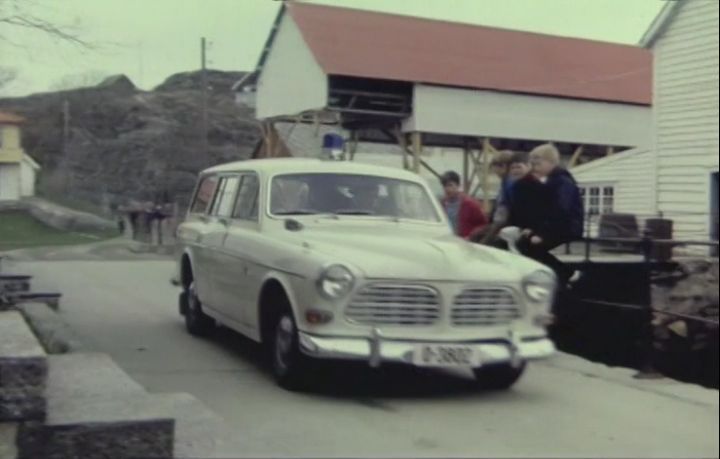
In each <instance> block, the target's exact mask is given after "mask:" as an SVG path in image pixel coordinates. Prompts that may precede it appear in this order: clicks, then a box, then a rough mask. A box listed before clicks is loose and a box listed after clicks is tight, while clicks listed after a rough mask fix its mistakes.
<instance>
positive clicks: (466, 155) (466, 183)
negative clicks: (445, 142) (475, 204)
mask: <svg viewBox="0 0 720 459" xmlns="http://www.w3.org/2000/svg"><path fill="white" fill-rule="evenodd" d="M470 185H471V184H470V150H469V146H468V144H467V142H465V146H463V190H464V191H465V193H467V192H468V191H470Z"/></svg>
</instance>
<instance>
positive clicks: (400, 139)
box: [395, 127, 410, 170]
mask: <svg viewBox="0 0 720 459" xmlns="http://www.w3.org/2000/svg"><path fill="white" fill-rule="evenodd" d="M395 138H396V139H397V143H398V145H400V151H401V152H402V162H403V169H405V170H408V169H410V165H409V164H408V158H407V154H408V145H407V139H406V138H405V134H404V133H403V132H402V131H400V127H395Z"/></svg>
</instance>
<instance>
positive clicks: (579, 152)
mask: <svg viewBox="0 0 720 459" xmlns="http://www.w3.org/2000/svg"><path fill="white" fill-rule="evenodd" d="M582 153H583V146H582V145H580V146H579V147H577V148H576V149H575V152H574V153H573V155H572V157H571V158H570V162H568V169H572V168H573V167H575V165H576V164H577V162H578V160H579V159H580V157H581V156H582Z"/></svg>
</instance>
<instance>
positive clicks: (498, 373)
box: [473, 362, 526, 390]
mask: <svg viewBox="0 0 720 459" xmlns="http://www.w3.org/2000/svg"><path fill="white" fill-rule="evenodd" d="M525 366H526V364H525V362H522V363H521V364H520V366H517V367H514V366H512V365H511V364H509V363H507V364H500V365H488V366H486V367H481V368H476V369H474V370H473V373H474V374H475V380H476V383H477V385H478V387H479V388H481V389H485V390H507V389H510V388H511V387H512V386H513V385H514V384H515V383H516V382H518V380H519V379H520V377H521V376H522V375H523V373H524V372H525Z"/></svg>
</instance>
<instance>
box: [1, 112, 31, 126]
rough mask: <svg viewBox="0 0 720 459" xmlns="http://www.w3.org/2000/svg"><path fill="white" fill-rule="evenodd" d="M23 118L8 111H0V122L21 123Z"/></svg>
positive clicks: (23, 120)
mask: <svg viewBox="0 0 720 459" xmlns="http://www.w3.org/2000/svg"><path fill="white" fill-rule="evenodd" d="M24 122H25V118H23V117H22V116H17V115H14V114H12V113H8V112H0V124H21V123H24Z"/></svg>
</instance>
